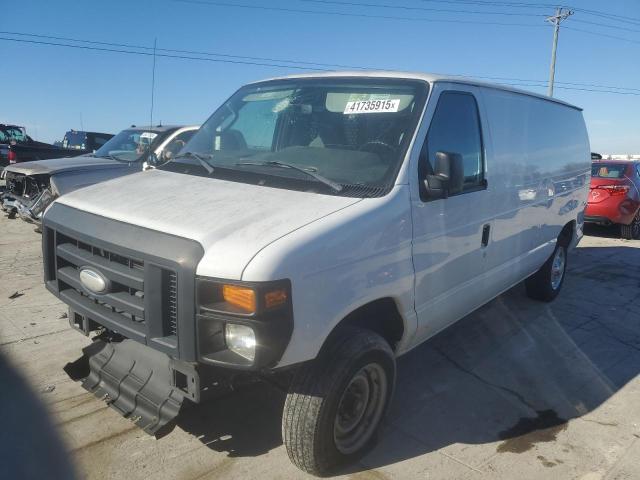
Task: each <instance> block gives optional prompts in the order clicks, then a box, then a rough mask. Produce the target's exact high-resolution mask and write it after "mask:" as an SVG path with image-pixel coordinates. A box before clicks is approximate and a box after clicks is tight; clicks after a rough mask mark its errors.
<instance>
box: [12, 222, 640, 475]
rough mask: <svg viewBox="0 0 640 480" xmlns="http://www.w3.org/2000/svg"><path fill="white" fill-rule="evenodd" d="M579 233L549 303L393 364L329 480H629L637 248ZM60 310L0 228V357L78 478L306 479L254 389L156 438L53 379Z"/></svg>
mask: <svg viewBox="0 0 640 480" xmlns="http://www.w3.org/2000/svg"><path fill="white" fill-rule="evenodd" d="M590 233H592V234H593V235H592V236H588V237H585V239H584V240H583V242H582V243H581V244H580V247H579V248H578V249H577V251H576V252H575V253H574V254H572V255H571V256H570V258H569V261H570V264H569V265H570V271H569V274H568V277H567V279H566V283H565V285H564V287H563V291H562V292H561V294H560V297H559V298H558V299H557V300H556V301H555V302H553V303H551V304H543V303H538V302H534V301H531V300H529V299H528V298H526V296H525V295H524V291H523V290H524V289H523V287H522V286H517V287H515V288H513V289H512V290H510V291H509V292H507V293H505V294H504V295H501V296H500V297H498V298H497V299H496V300H494V301H493V302H491V303H490V304H489V305H487V306H485V307H483V308H482V309H480V310H478V311H477V312H475V313H473V314H471V315H469V316H468V317H466V318H465V319H463V320H461V321H460V322H458V323H457V324H456V325H454V326H453V327H451V328H449V329H448V330H446V331H445V332H443V333H442V334H440V335H438V336H436V337H435V338H433V339H432V340H430V341H429V342H427V343H426V344H424V345H422V346H421V347H419V348H417V349H415V350H414V351H412V352H410V353H409V354H407V355H406V356H404V357H403V358H401V359H400V360H399V364H398V372H399V378H398V383H397V388H396V395H395V399H394V402H393V404H392V406H391V409H390V412H389V415H388V417H387V419H386V421H385V425H384V428H383V430H382V433H381V438H380V443H379V444H378V446H377V447H376V448H375V449H374V450H373V451H372V452H370V453H369V454H368V455H367V456H366V457H365V458H363V459H362V460H361V462H360V463H359V464H357V465H354V466H352V467H350V468H349V469H348V470H346V471H344V472H342V478H353V479H359V480H364V479H386V478H388V479H403V478H423V479H513V478H527V479H545V480H546V479H556V478H557V479H581V480H598V479H626V478H640V465H639V463H638V461H637V459H638V458H639V454H640V402H638V397H639V395H640V379H639V378H640V377H638V373H639V372H640V242H637V241H635V242H634V241H623V240H619V239H618V238H616V232H615V231H613V230H606V229H593V230H591V231H590ZM66 312H67V308H66V306H65V305H63V304H62V303H60V302H59V301H58V300H56V299H55V298H54V297H53V296H52V295H50V294H49V293H48V292H47V291H46V290H45V289H44V287H43V285H42V265H41V253H40V235H39V234H37V233H35V232H33V227H32V226H30V225H27V224H26V223H24V222H22V221H20V220H8V219H7V218H6V217H4V216H2V217H0V355H2V356H3V357H4V358H5V359H7V360H8V361H9V362H10V363H11V364H12V365H13V366H14V367H15V369H17V371H18V372H19V374H21V375H22V376H23V377H24V378H25V379H26V380H27V382H28V384H29V385H30V386H31V388H32V390H33V392H34V393H35V396H36V397H37V398H39V399H40V400H41V401H42V402H43V403H44V405H45V406H46V408H47V410H48V411H49V412H50V413H51V415H52V420H53V423H54V424H55V425H56V430H57V431H58V432H59V434H60V436H61V437H62V439H63V441H64V444H65V445H66V448H67V449H68V451H69V452H70V454H71V459H72V461H73V464H74V465H75V467H76V469H77V471H78V472H79V476H80V477H82V478H90V479H107V478H127V479H144V478H152V477H153V478H156V479H157V478H162V479H174V478H176V479H184V480H195V479H214V478H230V479H246V478H260V479H277V478H287V479H290V478H307V477H306V475H304V474H302V473H301V472H299V471H298V470H296V469H295V468H294V467H293V466H292V465H291V464H290V463H289V461H288V458H287V455H286V452H285V450H284V447H283V446H282V442H281V439H280V420H281V412H280V410H281V408H282V403H283V401H284V397H283V394H282V393H280V392H279V391H277V390H275V389H273V388H272V387H269V386H267V385H256V386H253V387H251V388H248V389H246V390H243V391H241V392H238V393H237V394H235V395H233V396H231V397H227V398H225V399H222V400H220V401H218V402H216V403H210V404H206V405H198V406H193V407H192V408H189V409H188V410H186V411H184V412H183V413H182V414H181V416H180V417H179V420H178V424H177V426H176V428H175V429H174V430H173V431H172V432H171V433H169V434H168V435H166V436H164V437H163V438H161V439H157V440H156V439H154V438H152V437H149V436H147V435H146V434H144V433H142V432H141V431H140V430H138V429H137V427H135V426H134V425H133V424H132V423H131V422H129V421H128V420H126V419H123V418H121V417H120V416H119V415H117V414H116V413H115V412H114V411H113V410H111V409H109V408H108V407H107V406H106V405H105V404H104V403H102V402H101V401H99V400H97V399H95V398H94V397H93V396H92V395H90V394H88V393H86V392H85V391H84V390H83V389H82V388H81V387H80V386H79V385H77V384H75V383H74V382H72V381H71V380H70V379H69V378H68V377H67V375H66V374H65V373H64V372H63V371H62V367H63V366H64V365H65V364H66V363H67V362H69V361H73V360H75V359H76V358H78V357H79V356H80V349H81V348H82V347H83V346H85V345H86V344H87V343H88V339H86V338H85V337H83V336H82V335H80V334H79V333H76V332H75V331H72V330H71V329H70V327H69V326H68V320H67V318H66ZM7 394H11V393H10V392H9V393H7V392H3V395H7ZM16 401H19V400H18V399H16ZM0 415H1V414H0ZM26 431H27V429H25V432H26ZM18 437H19V436H18ZM16 441H29V439H28V438H27V439H24V438H16ZM0 468H1V467H0Z"/></svg>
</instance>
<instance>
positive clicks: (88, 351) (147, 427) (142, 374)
mask: <svg viewBox="0 0 640 480" xmlns="http://www.w3.org/2000/svg"><path fill="white" fill-rule="evenodd" d="M82 352H83V354H84V355H83V356H82V357H81V358H79V359H78V360H76V361H75V362H73V363H69V364H67V365H66V366H65V371H66V372H67V374H69V376H70V377H71V378H72V379H73V380H76V381H81V382H82V386H83V388H84V389H85V390H87V391H88V392H91V393H93V394H94V395H95V396H96V397H98V398H100V399H101V400H104V401H106V402H107V403H108V404H109V406H111V407H112V408H113V409H115V410H116V411H118V412H119V413H120V414H121V415H123V416H124V417H125V418H129V419H130V420H131V421H133V422H134V423H135V424H136V425H137V426H139V427H140V428H142V429H143V430H144V431H145V432H147V433H149V434H151V435H155V434H156V433H158V431H159V430H160V429H161V428H162V427H164V426H165V425H167V423H169V422H170V421H171V420H173V419H174V418H175V417H176V416H177V415H178V413H179V412H180V407H181V406H182V401H183V399H184V392H182V391H181V390H178V389H176V387H174V386H172V383H173V382H172V375H173V372H172V370H171V368H170V359H169V357H168V356H167V355H165V354H163V353H161V352H157V351H155V350H152V349H150V348H148V347H144V346H141V345H140V344H139V343H137V342H134V341H133V340H124V341H122V342H118V343H108V342H104V341H102V340H96V341H94V342H93V343H92V344H91V345H89V346H88V347H85V348H84V349H83V350H82Z"/></svg>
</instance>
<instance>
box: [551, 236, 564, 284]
mask: <svg viewBox="0 0 640 480" xmlns="http://www.w3.org/2000/svg"><path fill="white" fill-rule="evenodd" d="M566 261H567V257H566V254H565V252H564V248H562V247H559V248H558V249H557V250H556V253H555V254H554V255H553V261H552V262H551V288H552V289H554V290H557V289H558V288H560V284H561V283H562V278H563V277H564V266H565V264H566Z"/></svg>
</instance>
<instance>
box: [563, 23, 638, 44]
mask: <svg viewBox="0 0 640 480" xmlns="http://www.w3.org/2000/svg"><path fill="white" fill-rule="evenodd" d="M564 28H566V29H567V30H573V31H574V32H582V33H588V34H589V35H596V36H598V37H606V38H613V39H615V40H621V41H623V42H629V43H636V44H640V40H632V39H630V38H624V37H618V36H617V35H610V34H608V33H600V32H594V31H591V30H584V29H582V28H575V27H564Z"/></svg>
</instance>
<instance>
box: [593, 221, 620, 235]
mask: <svg viewBox="0 0 640 480" xmlns="http://www.w3.org/2000/svg"><path fill="white" fill-rule="evenodd" d="M584 234H585V235H588V236H589V237H600V238H620V226H619V225H608V226H604V225H598V224H595V223H585V225H584Z"/></svg>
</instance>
